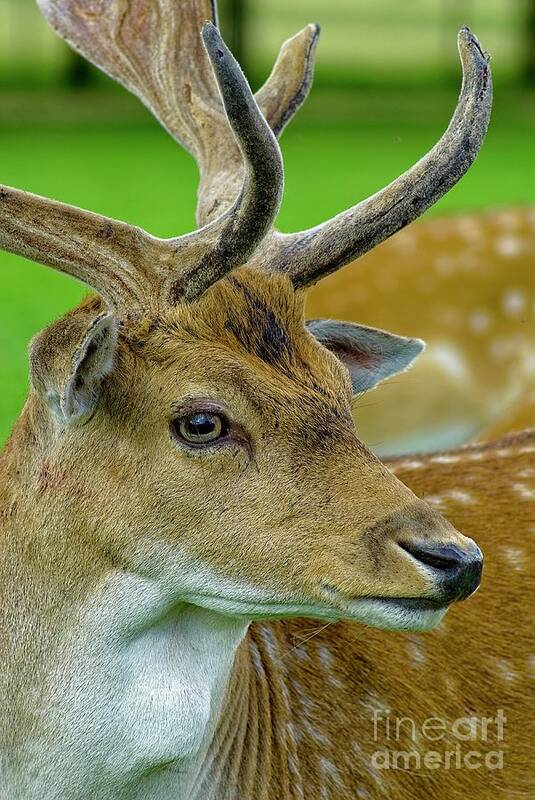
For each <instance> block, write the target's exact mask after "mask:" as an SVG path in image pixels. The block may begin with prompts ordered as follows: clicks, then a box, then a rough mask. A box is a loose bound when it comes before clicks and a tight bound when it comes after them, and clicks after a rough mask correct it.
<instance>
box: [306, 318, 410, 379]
mask: <svg viewBox="0 0 535 800" xmlns="http://www.w3.org/2000/svg"><path fill="white" fill-rule="evenodd" d="M307 328H308V330H309V331H310V333H311V334H312V335H313V336H314V337H315V338H316V339H317V340H318V341H319V342H321V344H322V345H324V347H326V348H327V349H328V350H330V351H331V352H332V353H334V354H335V355H336V356H338V358H339V359H340V361H341V362H342V363H343V364H344V365H345V366H346V367H347V368H348V370H349V373H350V375H351V382H352V384H353V391H354V392H355V394H359V393H360V392H366V391H368V390H369V389H373V388H374V387H375V386H377V384H378V383H381V381H384V380H386V378H390V376H391V375H396V374H397V373H399V372H404V370H406V369H408V368H409V367H410V365H411V364H412V362H413V361H414V359H415V358H416V357H417V356H419V355H420V353H421V352H422V351H423V350H424V348H425V343H424V342H422V340H421V339H407V338H406V337H405V336H396V335H395V334H393V333H388V332H387V331H382V330H379V329H378V328H368V327H366V326H365V325H356V324H355V323H353V322H338V321H336V320H330V319H313V320H309V321H308V322H307Z"/></svg>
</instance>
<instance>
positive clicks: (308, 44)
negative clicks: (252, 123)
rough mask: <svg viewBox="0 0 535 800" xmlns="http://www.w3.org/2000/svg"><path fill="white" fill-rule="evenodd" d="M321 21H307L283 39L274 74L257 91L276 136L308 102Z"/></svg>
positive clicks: (259, 103)
mask: <svg viewBox="0 0 535 800" xmlns="http://www.w3.org/2000/svg"><path fill="white" fill-rule="evenodd" d="M319 35H320V27H319V25H314V24H311V25H307V26H306V27H305V28H303V30H301V31H299V33H296V35H295V36H292V38H291V39H288V40H287V41H286V42H284V43H283V45H282V47H281V49H280V52H279V55H278V57H277V60H276V62H275V66H274V67H273V70H272V72H271V75H270V76H269V78H268V79H267V81H266V82H265V84H264V85H263V86H262V88H261V89H259V90H258V92H257V93H256V94H255V99H256V102H257V103H258V105H259V107H260V110H261V111H262V113H263V115H264V116H265V118H266V119H267V121H268V122H269V124H270V126H271V128H272V130H273V133H274V134H275V136H280V134H281V133H282V131H283V130H284V128H285V127H286V125H287V124H288V122H289V121H290V120H291V118H292V117H293V116H294V114H295V113H296V111H298V110H299V109H300V108H301V106H302V105H303V103H304V102H305V100H306V98H307V95H308V93H309V91H310V87H311V86H312V78H313V75H314V57H315V55H316V47H317V44H318V39H319Z"/></svg>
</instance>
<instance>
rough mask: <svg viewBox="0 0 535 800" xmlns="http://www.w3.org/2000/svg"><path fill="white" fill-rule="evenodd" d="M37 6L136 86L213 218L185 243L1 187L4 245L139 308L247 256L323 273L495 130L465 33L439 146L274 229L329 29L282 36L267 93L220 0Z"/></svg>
mask: <svg viewBox="0 0 535 800" xmlns="http://www.w3.org/2000/svg"><path fill="white" fill-rule="evenodd" d="M38 2H39V5H40V6H41V8H42V10H43V12H44V14H45V16H46V17H47V19H48V20H49V21H50V22H51V24H52V25H53V26H54V27H55V28H56V30H57V31H58V32H59V33H60V35H61V36H62V37H63V38H64V39H66V40H67V41H68V42H69V43H70V44H71V45H72V46H73V47H74V48H76V49H77V50H79V51H80V52H81V53H82V54H83V55H85V56H86V57H87V58H89V59H90V60H91V61H93V62H94V63H95V64H97V65H98V66H99V67H101V68H102V69H103V70H105V71H106V72H108V73H109V74H110V75H112V76H113V77H114V78H116V79H117V80H118V81H120V82H121V83H123V84H124V85H125V86H126V87H127V88H129V89H130V90H131V91H133V92H134V93H135V94H137V95H138V96H139V97H140V98H141V99H142V100H143V102H144V103H145V104H146V105H147V106H148V107H149V108H150V109H151V111H152V112H153V113H154V114H155V116H156V117H157V118H158V119H159V120H160V122H161V123H162V124H163V125H164V127H166V128H167V130H168V131H169V132H170V133H171V134H172V135H173V136H174V137H175V138H176V139H177V140H179V141H180V142H181V143H182V144H183V145H184V146H185V147H186V148H187V149H188V150H189V151H190V152H191V153H192V154H193V155H194V157H195V158H196V160H197V163H198V165H199V169H200V173H201V181H200V187H199V198H198V207H197V219H198V222H199V224H204V227H203V228H201V229H200V230H198V231H196V232H194V233H191V234H188V235H186V236H182V237H179V238H174V239H157V238H156V237H153V236H151V235H150V234H148V233H146V232H145V231H143V230H141V229H140V228H136V227H133V226H131V225H127V224H125V223H120V222H116V221H114V220H110V219H106V218H104V217H100V216H98V215H96V214H93V213H90V212H87V211H81V210H80V209H76V208H73V207H70V206H65V205H62V204H61V203H57V202H54V201H52V200H47V199H45V198H41V197H37V196H35V195H30V194H27V193H25V192H20V191H18V190H15V189H9V188H7V187H0V246H1V247H3V248H4V249H6V250H10V251H12V252H15V253H18V254H20V255H25V256H28V257H29V258H32V259H34V260H36V261H41V262H42V263H45V264H48V265H51V266H53V267H56V268H58V269H60V270H62V271H64V272H67V273H68V274H70V275H73V276H75V277H78V278H80V279H82V280H83V281H85V282H86V283H88V284H89V285H90V286H92V287H93V288H95V289H96V290H97V291H98V292H99V293H100V294H102V295H103V297H104V298H105V299H106V300H107V301H108V302H109V303H110V304H111V305H112V306H114V307H119V306H121V307H123V309H124V308H128V310H129V311H130V313H137V312H138V311H142V310H143V309H145V308H146V307H147V306H153V305H159V304H161V303H162V302H163V303H167V302H172V303H173V302H176V301H178V300H180V299H186V300H194V299H195V298H196V297H198V296H199V295H200V294H202V292H204V291H205V290H206V289H207V288H208V287H209V286H210V285H211V284H212V283H213V282H214V281H216V280H218V279H219V278H221V277H222V276H223V275H225V274H226V273H227V272H229V271H230V270H232V269H233V268H234V267H236V266H238V265H239V264H241V263H244V262H245V261H247V259H250V260H251V261H252V263H255V264H258V265H260V266H262V267H264V268H268V269H271V270H276V271H283V272H287V273H288V274H289V275H290V276H291V278H292V280H293V282H294V284H295V285H296V286H306V285H309V284H311V283H313V282H314V281H316V280H318V279H319V278H320V277H321V276H322V275H325V274H327V273H329V272H332V271H333V270H334V269H337V268H338V267H340V266H342V265H344V264H346V263H348V262H349V261H351V260H353V259H354V258H356V257H357V256H359V255H362V254H363V253H364V252H366V251H367V250H369V249H371V248H372V247H373V246H375V244H377V243H378V242H380V241H382V240H383V239H385V238H387V237H388V236H390V235H391V234H392V233H394V232H395V231H396V230H398V229H399V228H401V227H402V226H403V225H406V224H408V223H409V222H411V221H412V220H413V219H415V218H416V217H417V216H418V215H419V214H421V213H422V212H423V211H424V210H425V209H426V208H428V207H429V206H430V205H431V204H432V203H434V202H435V201H436V200H437V199H438V198H439V197H441V196H442V195H443V194H444V193H445V192H446V191H448V189H449V188H451V186H453V184H454V183H456V181H458V180H459V179H460V177H461V176H462V175H463V174H464V173H465V172H466V170H467V169H468V167H469V166H470V164H471V163H472V161H473V160H474V158H475V156H476V154H477V152H478V150H479V148H480V146H481V143H482V141H483V138H484V135H485V132H486V129H487V125H488V120H489V116H490V107H491V96H492V89H491V79H490V72H489V68H488V63H487V59H486V57H485V55H484V54H483V52H482V50H481V48H480V46H479V44H478V42H477V40H476V39H475V37H474V36H472V34H471V33H470V32H469V31H468V29H463V30H462V31H461V33H460V35H459V48H460V52H461V59H462V63H463V70H464V80H463V88H462V92H461V96H460V99H459V103H458V106H457V110H456V112H455V114H454V116H453V119H452V122H451V124H450V126H449V128H448V130H447V131H446V133H445V134H444V136H443V137H442V139H441V140H440V141H439V143H438V144H437V145H436V146H435V147H434V148H433V149H432V150H431V151H430V153H429V154H428V155H427V156H425V157H424V158H423V159H422V160H421V161H419V162H418V163H417V164H416V165H415V166H414V167H412V168H411V169H410V170H408V171H407V172H406V173H405V174H404V175H402V176H401V177H400V178H398V179H397V180H396V181H394V182H393V183H392V184H390V186H387V187H386V188H385V189H383V190H381V191H380V192H378V193H377V194H376V195H374V196H373V197H371V198H369V199H368V200H365V201H363V202H362V203H360V204H359V205H357V206H355V207H354V208H352V209H350V210H349V211H346V212H344V213H343V214H340V215H338V216H337V217H335V218H334V219H332V220H330V221H329V222H326V223H325V224H323V225H320V226H318V227H317V228H313V229H311V230H309V231H303V232H301V233H297V234H290V235H283V234H279V233H276V232H275V231H274V230H273V227H272V226H273V222H274V219H275V216H276V214H277V211H278V208H279V204H280V199H281V192H282V184H283V176H282V162H281V157H280V152H279V149H278V145H277V143H276V140H275V138H274V135H273V133H272V130H273V132H274V133H275V134H276V135H278V134H280V132H281V131H282V129H283V128H284V126H285V125H286V123H287V122H288V121H289V119H290V118H291V117H292V115H293V114H294V113H295V111H296V110H297V109H298V108H299V107H300V105H301V103H302V102H303V101H304V99H305V97H306V95H307V93H308V90H309V88H310V85H311V80H312V69H313V56H314V52H315V46H316V42H317V37H318V33H319V29H318V27H317V26H314V25H309V26H307V27H306V28H304V29H303V30H302V31H301V32H300V33H298V34H297V35H296V36H294V37H293V39H290V40H288V42H286V43H285V44H284V45H283V47H282V48H281V51H280V54H279V57H278V59H277V62H276V64H275V67H274V69H273V72H272V73H271V75H270V77H269V78H268V80H267V82H266V84H265V85H264V86H263V87H262V89H261V90H260V91H259V92H258V93H257V96H256V102H255V99H254V98H253V96H252V94H251V92H250V89H249V87H248V84H247V82H246V80H245V78H244V76H243V74H242V72H241V70H240V68H239V66H238V65H237V63H236V62H235V60H234V59H233V57H232V55H231V54H230V53H229V51H228V50H227V48H226V47H225V45H224V44H223V42H222V40H221V37H220V36H219V33H218V31H217V29H216V27H215V26H214V24H213V23H215V8H214V6H213V5H212V3H211V2H209V0H38ZM207 19H208V20H212V22H208V23H207V24H205V25H204V27H203V28H202V41H201V37H199V30H200V27H201V25H202V23H203V22H204V21H205V20H207ZM203 43H204V47H203ZM229 123H230V126H229ZM271 129H272V130H271ZM253 254H254V256H253ZM251 257H252V258H251Z"/></svg>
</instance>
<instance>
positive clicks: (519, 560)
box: [502, 547, 525, 572]
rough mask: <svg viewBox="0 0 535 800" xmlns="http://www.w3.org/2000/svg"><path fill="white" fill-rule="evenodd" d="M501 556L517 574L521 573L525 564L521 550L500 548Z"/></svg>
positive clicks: (517, 548)
mask: <svg viewBox="0 0 535 800" xmlns="http://www.w3.org/2000/svg"><path fill="white" fill-rule="evenodd" d="M502 554H503V556H504V558H505V560H506V561H507V562H508V564H510V565H511V566H512V567H514V569H516V570H518V571H519V572H521V571H522V569H523V568H524V563H525V557H524V551H523V550H521V549H520V548H519V547H504V548H502Z"/></svg>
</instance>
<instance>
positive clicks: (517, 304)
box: [502, 289, 527, 317]
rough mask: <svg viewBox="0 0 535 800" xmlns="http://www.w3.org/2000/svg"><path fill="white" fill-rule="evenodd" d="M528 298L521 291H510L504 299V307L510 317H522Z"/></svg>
mask: <svg viewBox="0 0 535 800" xmlns="http://www.w3.org/2000/svg"><path fill="white" fill-rule="evenodd" d="M526 302H527V301H526V296H525V294H524V292H523V291H522V290H521V289H508V290H507V291H506V292H505V294H504V295H503V298H502V307H503V310H504V312H505V313H506V314H507V316H509V317H520V316H522V313H523V311H524V309H525V308H526Z"/></svg>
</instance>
